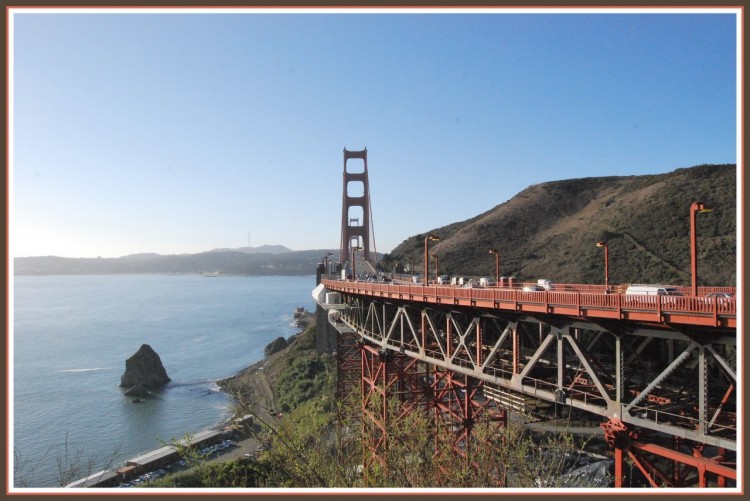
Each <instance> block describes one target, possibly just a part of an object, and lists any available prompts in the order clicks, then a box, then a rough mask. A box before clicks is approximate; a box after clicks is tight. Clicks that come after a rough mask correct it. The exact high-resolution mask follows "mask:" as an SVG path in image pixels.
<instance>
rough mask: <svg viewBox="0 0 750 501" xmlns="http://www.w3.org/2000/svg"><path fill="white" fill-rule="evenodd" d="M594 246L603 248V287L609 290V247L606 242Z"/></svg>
mask: <svg viewBox="0 0 750 501" xmlns="http://www.w3.org/2000/svg"><path fill="white" fill-rule="evenodd" d="M596 246H597V247H603V248H604V287H606V288H607V290H609V247H608V246H607V242H596Z"/></svg>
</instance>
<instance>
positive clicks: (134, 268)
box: [13, 245, 338, 275]
mask: <svg viewBox="0 0 750 501" xmlns="http://www.w3.org/2000/svg"><path fill="white" fill-rule="evenodd" d="M264 247H268V248H269V249H270V251H271V252H262V251H260V250H258V249H262V248H257V249H254V251H255V250H257V252H247V251H245V250H226V251H224V250H219V249H217V250H213V251H209V252H202V253H199V254H179V255H160V254H133V255H130V256H123V257H119V258H64V257H56V256H45V257H17V258H15V259H14V260H13V265H14V274H15V275H93V274H119V273H212V274H214V273H219V274H231V275H314V274H315V271H316V268H317V266H318V263H320V262H322V260H323V256H325V255H326V254H327V253H328V252H334V254H335V255H336V256H338V250H330V249H322V250H306V251H290V250H288V249H287V251H286V252H284V251H281V249H286V247H282V246H280V245H279V246H264Z"/></svg>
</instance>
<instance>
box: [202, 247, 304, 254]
mask: <svg viewBox="0 0 750 501" xmlns="http://www.w3.org/2000/svg"><path fill="white" fill-rule="evenodd" d="M231 251H236V252H244V253H245V254H283V253H285V252H294V251H292V249H289V248H287V247H284V246H283V245H261V246H260V247H239V248H237V249H213V250H211V251H209V252H231Z"/></svg>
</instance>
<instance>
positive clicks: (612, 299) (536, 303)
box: [322, 279, 737, 329]
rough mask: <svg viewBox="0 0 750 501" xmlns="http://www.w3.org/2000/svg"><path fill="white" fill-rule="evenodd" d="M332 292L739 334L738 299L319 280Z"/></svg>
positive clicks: (558, 288)
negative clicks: (672, 325)
mask: <svg viewBox="0 0 750 501" xmlns="http://www.w3.org/2000/svg"><path fill="white" fill-rule="evenodd" d="M322 282H323V284H324V285H325V286H326V288H327V289H329V290H331V291H338V292H343V293H349V294H360V295H367V296H376V297H383V298H389V299H394V300H403V301H412V302H423V303H431V304H446V305H459V306H472V307H477V308H487V309H496V310H506V311H516V312H521V313H547V314H552V315H564V316H568V317H580V318H605V319H617V320H629V321H635V322H648V323H659V324H664V325H667V324H680V325H695V326H708V327H726V328H730V329H736V328H737V311H736V310H737V305H736V299H734V298H732V299H725V298H721V299H716V298H707V297H697V296H638V295H625V294H617V293H611V294H607V293H604V292H583V291H580V290H570V289H571V288H572V286H566V285H561V284H556V285H555V288H556V290H551V291H523V290H521V289H517V288H509V287H489V288H465V287H456V286H450V285H428V286H424V285H419V284H389V283H375V282H352V281H344V280H331V279H323V281H322Z"/></svg>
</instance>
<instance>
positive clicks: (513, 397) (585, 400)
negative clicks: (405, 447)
mask: <svg viewBox="0 0 750 501" xmlns="http://www.w3.org/2000/svg"><path fill="white" fill-rule="evenodd" d="M344 297H345V302H346V305H347V308H345V309H344V310H343V311H342V313H343V318H344V321H345V322H346V323H347V324H348V325H350V326H351V327H352V328H353V329H355V330H356V331H357V332H358V334H359V335H360V336H362V338H363V339H364V340H366V341H367V342H368V343H371V344H373V345H375V346H377V347H379V348H380V349H384V350H391V351H395V352H398V353H400V354H403V355H405V356H407V357H410V358H414V359H417V360H420V361H422V362H425V363H428V364H431V365H432V366H434V367H437V368H440V369H442V370H447V371H453V372H454V373H456V374H463V375H466V376H470V377H472V378H475V379H477V380H478V381H482V382H483V383H484V389H483V393H484V395H486V396H487V397H488V398H492V399H494V400H496V401H498V402H500V403H501V404H502V405H503V406H505V407H506V408H508V409H510V410H513V411H516V412H523V413H527V414H535V413H538V412H540V410H541V409H542V408H543V407H545V406H549V405H551V404H558V405H559V404H563V405H569V406H572V407H574V408H576V409H579V410H582V411H585V412H589V413H593V414H597V415H599V416H602V417H603V418H605V419H617V420H620V421H622V422H623V423H627V424H628V425H629V426H631V427H640V428H643V429H646V430H651V431H653V432H659V433H660V434H666V435H668V436H670V437H675V438H679V439H681V440H683V441H686V442H689V443H694V444H696V446H713V447H717V448H721V449H722V450H724V451H726V456H727V457H728V458H729V460H730V461H731V457H732V456H733V451H736V432H737V426H736V392H735V388H736V386H737V381H736V379H737V376H736V367H737V365H736V348H735V338H734V337H733V336H731V335H727V334H726V333H725V332H723V331H722V332H720V333H717V332H716V331H712V330H706V329H703V330H685V329H684V328H683V330H682V331H680V330H677V329H676V328H674V329H669V328H665V327H664V326H662V325H648V324H636V323H630V322H625V321H611V322H602V321H596V322H595V321H593V320H592V321H588V322H587V321H582V320H581V319H580V318H576V319H566V318H565V317H561V316H558V315H544V314H539V315H534V316H530V315H528V314H512V313H510V314H505V313H503V314H499V313H497V312H495V311H490V312H488V311H485V310H482V309H481V308H470V307H461V306H455V305H452V306H440V305H424V304H420V305H417V306H414V305H413V304H410V303H409V302H407V301H392V300H386V299H383V298H372V297H367V296H358V295H346V294H345V295H344Z"/></svg>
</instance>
